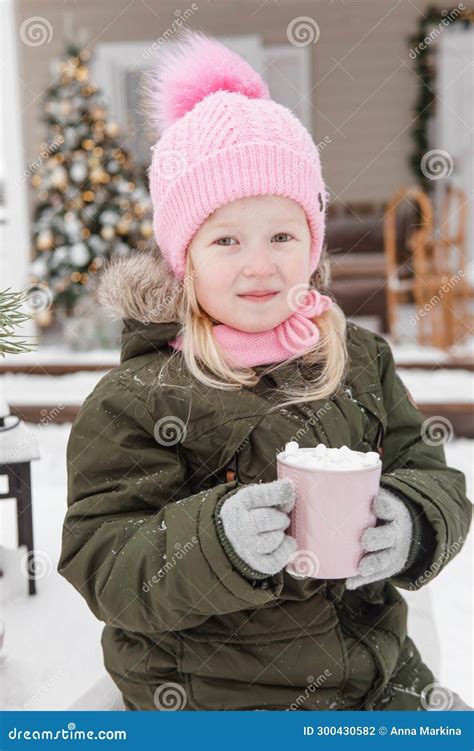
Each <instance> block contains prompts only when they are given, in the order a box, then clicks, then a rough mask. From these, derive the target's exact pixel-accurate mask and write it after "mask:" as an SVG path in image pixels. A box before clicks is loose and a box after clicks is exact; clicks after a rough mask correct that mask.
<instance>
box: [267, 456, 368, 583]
mask: <svg viewBox="0 0 474 751" xmlns="http://www.w3.org/2000/svg"><path fill="white" fill-rule="evenodd" d="M299 450H300V451H313V449H311V448H307V449H299ZM356 453H358V454H361V455H363V453H364V452H362V451H357V452H356ZM284 457H285V453H284V452H283V451H282V452H281V453H279V454H277V477H278V479H283V478H289V479H291V480H293V482H294V485H295V490H296V500H295V505H294V506H293V509H292V511H291V513H290V519H291V523H290V526H289V527H288V528H287V529H286V530H285V532H286V533H287V534H289V535H291V536H292V537H294V538H295V539H296V542H297V544H298V548H297V549H296V551H295V552H294V553H293V555H292V556H291V558H290V560H289V561H288V564H287V566H286V570H287V571H288V573H290V574H291V575H292V576H295V577H297V578H306V577H312V578H314V579H345V578H347V577H348V576H354V575H355V574H357V569H358V566H359V562H360V559H361V558H362V556H363V555H365V552H366V551H365V550H364V549H363V547H362V545H361V542H360V538H361V535H362V533H363V532H364V530H365V529H367V527H374V526H375V524H376V522H377V517H376V516H375V514H374V513H373V511H372V509H371V505H372V500H373V498H374V496H375V495H376V494H377V492H378V490H379V484H380V476H381V473H382V462H379V463H378V464H376V465H375V466H372V467H363V468H361V469H344V470H341V469H338V470H335V469H317V468H314V469H310V468H308V467H298V466H295V465H294V464H289V463H288V462H286V461H285V458H284Z"/></svg>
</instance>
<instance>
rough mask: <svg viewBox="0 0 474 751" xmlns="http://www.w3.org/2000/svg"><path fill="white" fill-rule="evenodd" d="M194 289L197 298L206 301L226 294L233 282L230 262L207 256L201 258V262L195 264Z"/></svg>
mask: <svg viewBox="0 0 474 751" xmlns="http://www.w3.org/2000/svg"><path fill="white" fill-rule="evenodd" d="M195 270H196V277H195V282H194V284H195V290H196V294H197V296H198V299H200V300H201V301H208V300H212V299H214V300H215V299H219V298H222V297H225V296H226V295H227V294H228V291H229V289H230V288H231V287H232V284H233V278H234V277H233V274H232V271H231V269H230V264H226V263H225V262H223V261H220V260H212V261H211V259H209V258H206V259H201V262H200V263H199V264H197V265H195Z"/></svg>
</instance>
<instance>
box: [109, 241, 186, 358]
mask: <svg viewBox="0 0 474 751" xmlns="http://www.w3.org/2000/svg"><path fill="white" fill-rule="evenodd" d="M94 298H95V300H96V301H97V303H98V304H99V305H101V306H102V307H103V308H105V310H106V311H107V313H108V314H109V316H110V317H111V318H113V319H122V320H123V323H124V326H123V329H122V338H121V351H120V361H121V362H124V361H125V360H129V359H130V358H132V357H137V356H138V355H144V354H146V353H148V352H153V351H158V350H160V349H162V348H163V347H165V346H166V345H167V342H168V341H169V340H170V339H174V337H176V336H177V334H178V332H179V329H180V327H181V321H182V320H183V306H182V298H183V295H182V285H181V283H180V282H179V280H177V279H176V277H175V276H174V275H173V273H172V272H171V270H170V269H169V267H168V266H167V264H166V262H165V261H164V259H163V258H162V257H161V256H159V255H156V254H154V253H151V252H150V251H147V252H146V253H133V254H132V255H130V256H126V257H120V258H114V259H111V260H110V261H108V262H107V263H106V265H105V266H104V268H103V270H102V271H101V273H100V275H98V277H97V282H96V288H95V291H94Z"/></svg>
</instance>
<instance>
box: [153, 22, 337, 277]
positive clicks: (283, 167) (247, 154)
mask: <svg viewBox="0 0 474 751" xmlns="http://www.w3.org/2000/svg"><path fill="white" fill-rule="evenodd" d="M147 87H148V89H147V91H145V92H144V93H145V97H146V98H147V106H148V110H149V114H150V116H151V119H152V122H153V123H154V125H155V126H156V127H157V129H158V132H159V133H161V134H162V135H161V137H160V138H159V140H158V141H157V143H156V144H155V145H154V146H152V151H153V158H152V163H151V165H150V167H149V169H148V176H149V183H150V193H151V200H152V204H153V227H154V232H155V238H156V241H157V243H158V245H159V247H160V250H161V252H162V254H163V256H164V257H165V258H166V260H167V261H168V263H169V265H170V267H171V269H172V270H173V272H174V274H175V276H176V277H177V278H178V279H183V277H184V273H185V258H186V249H187V247H188V245H189V243H190V241H191V240H192V238H193V236H194V234H195V233H196V231H197V230H198V229H199V227H200V226H201V224H202V223H203V222H204V221H205V219H206V218H207V217H208V216H209V215H210V214H212V213H213V212H214V211H215V210H216V209H217V208H219V207H220V206H223V205H224V204H226V203H229V202H230V201H234V200H236V199H238V198H244V197H245V196H255V195H265V194H276V195H280V196H286V197H287V198H292V199H293V200H294V201H296V202H297V203H299V204H300V205H301V206H302V207H303V209H304V211H305V212H306V216H307V219H308V224H309V227H310V231H311V236H312V245H311V273H312V272H313V271H314V270H315V269H316V267H317V265H318V261H319V257H320V254H321V249H322V245H323V239H324V230H325V212H326V189H325V185H324V182H323V178H322V175H321V164H320V160H319V153H318V149H317V147H316V145H315V143H314V141H313V139H312V138H311V135H310V134H309V132H308V131H307V130H306V128H305V127H304V126H303V125H302V123H301V122H300V121H299V120H298V118H297V117H296V116H295V115H294V114H293V113H292V112H291V111H290V110H289V109H288V108H287V107H284V106H282V105H281V104H277V102H274V101H272V100H271V99H270V94H269V91H268V88H267V86H266V84H265V82H264V81H263V79H262V78H261V77H260V76H259V75H258V73H256V71H255V70H253V68H251V66H250V65H249V64H248V63H246V62H245V60H243V59H242V58H241V57H239V56H238V55H236V54H235V53H234V52H231V51H230V50H229V49H227V47H225V46H224V45H223V44H220V43H219V42H218V41H216V40H215V39H212V38H210V37H207V36H206V35H205V34H203V33H202V32H200V31H190V30H186V31H185V32H184V34H183V35H182V36H181V39H180V40H179V41H176V42H173V43H169V44H168V45H167V46H166V47H165V48H164V49H163V50H162V51H161V53H160V58H159V61H158V63H157V65H156V67H155V68H153V69H152V71H151V73H150V74H149V75H148V80H147Z"/></svg>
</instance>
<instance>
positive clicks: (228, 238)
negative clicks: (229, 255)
mask: <svg viewBox="0 0 474 751" xmlns="http://www.w3.org/2000/svg"><path fill="white" fill-rule="evenodd" d="M223 240H235V237H220V238H219V239H218V240H215V242H214V244H215V245H219V244H221V243H222V241H223ZM223 246H224V247H228V246H229V243H223Z"/></svg>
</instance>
